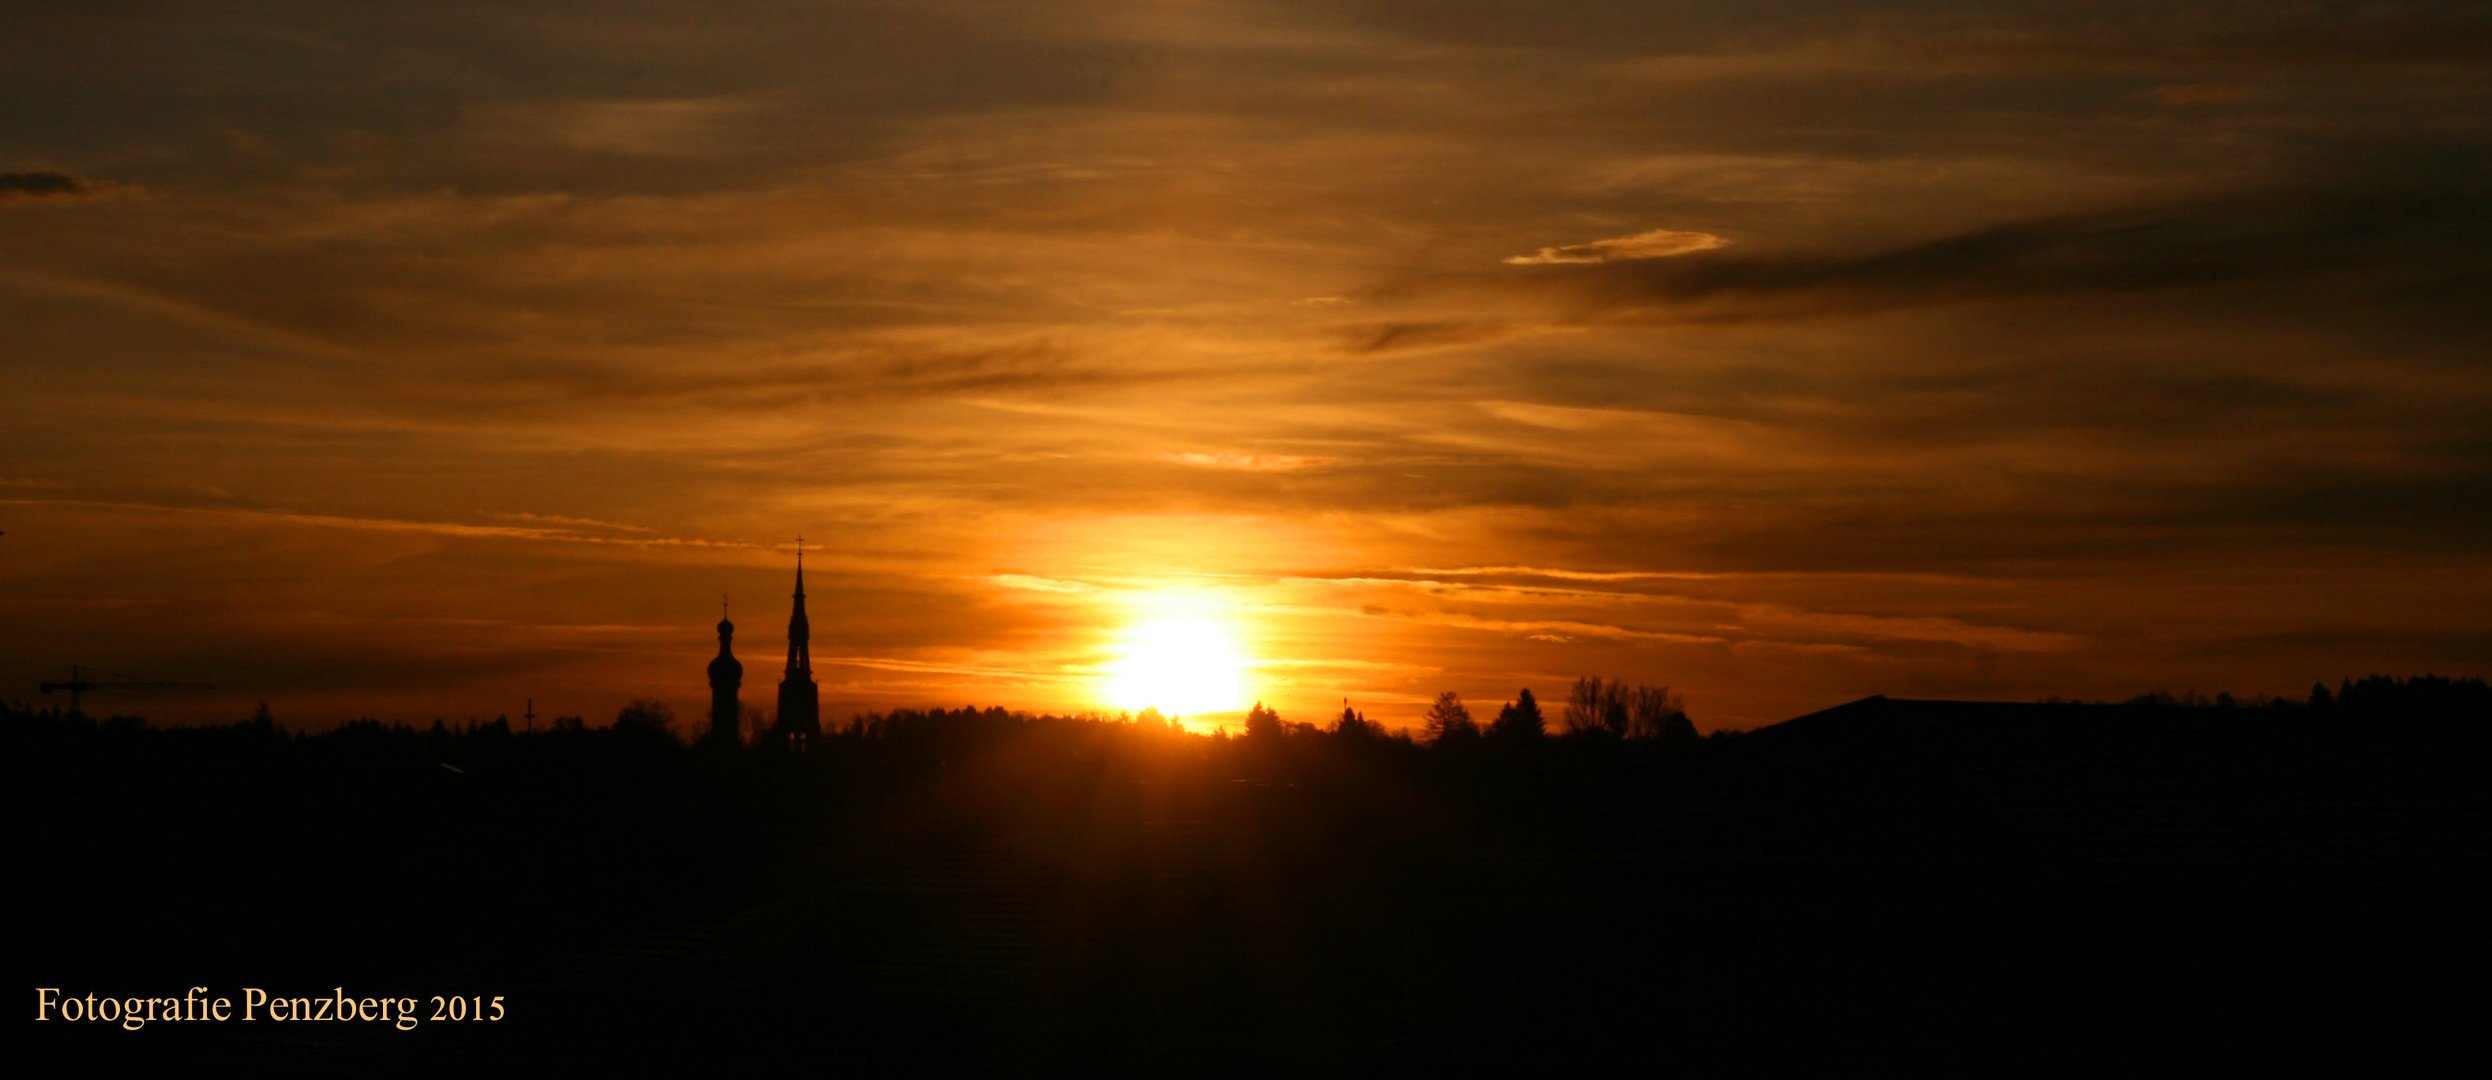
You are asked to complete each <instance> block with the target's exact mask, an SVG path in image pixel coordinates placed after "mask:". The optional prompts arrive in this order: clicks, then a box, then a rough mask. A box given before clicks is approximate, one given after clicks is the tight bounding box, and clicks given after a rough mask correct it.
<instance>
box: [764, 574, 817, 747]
mask: <svg viewBox="0 0 2492 1080" xmlns="http://www.w3.org/2000/svg"><path fill="white" fill-rule="evenodd" d="M812 637H813V627H812V625H811V624H809V623H807V622H806V621H805V538H804V537H801V536H799V537H797V538H796V610H795V612H794V613H792V614H790V615H789V616H788V617H787V675H786V676H785V677H783V678H781V679H780V680H779V722H778V724H777V726H775V727H773V728H772V729H771V734H773V735H775V736H777V737H779V738H781V739H784V740H786V741H787V745H788V746H789V747H790V748H791V749H796V750H803V749H807V748H809V747H811V746H812V745H813V741H814V740H815V739H819V738H821V737H822V688H821V687H820V686H817V685H815V684H814V681H813V653H812V652H811V651H810V650H809V649H808V648H807V642H809V641H810V640H811V639H812Z"/></svg>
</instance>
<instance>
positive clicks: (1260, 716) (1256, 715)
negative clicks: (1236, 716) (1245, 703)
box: [1246, 701, 1281, 739]
mask: <svg viewBox="0 0 2492 1080" xmlns="http://www.w3.org/2000/svg"><path fill="white" fill-rule="evenodd" d="M1280 735H1281V714H1279V713H1277V712H1274V711H1272V710H1271V709H1268V708H1265V707H1264V704H1263V703H1262V702H1260V701H1258V702H1256V703H1255V707H1254V708H1252V709H1248V710H1246V737H1247V738H1250V739H1277V738H1279V737H1280Z"/></svg>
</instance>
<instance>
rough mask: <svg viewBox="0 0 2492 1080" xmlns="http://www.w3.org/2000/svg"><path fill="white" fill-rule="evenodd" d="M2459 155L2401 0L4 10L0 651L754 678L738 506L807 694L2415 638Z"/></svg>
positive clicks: (2442, 75) (249, 669)
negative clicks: (1221, 663)
mask: <svg viewBox="0 0 2492 1080" xmlns="http://www.w3.org/2000/svg"><path fill="white" fill-rule="evenodd" d="M1761 12H1762V13H1761ZM2488 151H2492V10H2487V9H2486V8H2485V7H2484V6H2483V5H2481V4H2476V3H2463V4H2461V3H2448V4H2428V3H2425V4H2402V5H2387V4H2367V3H2366V4H2335V3H2309V4H2276V3H2237V4H2195V5H2170V4H2161V3H2156V4H2146V3H2136V4H2124V3H2111V4H2106V3H2085V4H2078V3H2067V4H2029V3H2014V2H1997V0H1989V2H1983V3H1961V4H1958V3H1912V4H1889V3H1859V2H1847V3H1839V4H1837V3H1825V4H1797V5H1751V4H1744V3H1713V2H1707V3H1688V4H1661V3H1650V2H1633V3H1628V2H1610V0H1594V2H1576V3H1550V2H1547V0H1541V2H1522V0H1445V2H1435V3H1416V2H1385V0H1325V2H1320V3H1317V2H1305V3H1299V2H1288V0H1268V2H1235V3H1221V2H1177V0H1169V2H1147V0H1137V2H1123V3H1105V2H1099V3H1092V2H1083V0H1064V2H1055V3H1035V4H1034V3H1011V2H1003V0H910V2H905V3H903V2H877V3H864V2H832V3H765V2H743V0H719V2H709V3H701V4H670V3H655V2H633V3H615V2H600V3H588V2H585V0H582V2H576V3H572V2H529V0H496V2H493V3H481V2H475V3H470V2H443V0H435V2H430V3H425V4H420V5H415V4H410V5H378V4H339V3H330V2H309V0H306V2H299V3H291V2H223V3H214V4H208V3H198V4H181V3H161V4H160V3H144V2H136V0H132V2H94V3H78V4H56V5H31V6H27V5H21V6H20V8H19V9H18V10H14V11H13V12H12V13H11V15H10V16H9V26H8V30H7V32H6V33H5V34H0V530H4V531H5V533H6V535H5V536H0V698H10V699H24V700H28V701H39V700H41V699H39V698H38V697H37V695H36V693H35V686H36V683H38V682H39V681H42V680H47V679H61V678H65V677H67V675H68V669H69V666H70V665H72V664H84V665H88V666H89V667H92V668H97V669H102V670H105V671H111V672H118V673H126V674H130V675H136V676H143V677H149V678H156V679H172V680H204V681H210V682H214V683H215V684H217V687H218V689H217V690H215V691H213V692H196V691H194V692H174V691H160V692H140V691H118V692H116V691H99V692H98V693H96V694H95V695H94V696H93V697H92V698H91V699H90V700H89V703H88V705H89V710H90V711H93V712H137V713H143V714H145V715H148V716H149V717H151V718H153V719H156V720H159V721H166V722H181V721H195V720H230V719H240V718H242V717H243V716H246V715H248V714H249V712H250V709H251V705H252V703H253V702H256V701H259V700H263V699H265V700H266V701H268V702H269V703H270V706H271V708H272V709H273V710H274V711H275V713H276V715H277V716H278V718H279V719H280V720H281V721H284V722H287V723H289V724H291V725H297V726H306V727H317V726H323V725H326V724H329V723H332V722H335V721H337V720H341V719H345V718H349V717H353V716H356V715H372V716H377V717H382V718H385V719H386V718H397V719H405V720H410V721H414V722H419V723H429V722H430V721H431V719H432V717H434V716H436V715H441V716H446V717H449V718H451V719H452V720H453V721H454V722H455V721H458V720H461V719H464V718H466V717H470V716H476V717H483V718H490V717H492V716H494V715H495V714H497V713H508V714H510V715H511V716H513V717H514V718H515V717H517V716H518V714H519V712H520V710H521V708H522V705H523V701H524V700H525V699H527V698H529V697H533V698H534V700H535V702H536V709H537V712H538V714H539V715H540V716H541V717H542V716H552V715H554V714H556V713H577V714H583V715H586V716H588V717H590V718H591V719H592V720H594V721H600V722H602V721H603V720H605V719H607V718H610V717H611V716H612V715H613V713H614V710H615V709H616V708H617V707H618V706H619V705H621V704H622V703H623V702H624V701H626V700H628V699H631V698H636V697H655V698H660V699H664V700H667V701H670V702H672V703H673V704H674V705H675V707H676V708H677V709H678V710H679V711H681V712H682V713H684V714H685V715H687V716H691V715H695V714H698V713H699V712H700V711H701V710H702V708H703V707H704V705H703V703H704V701H705V698H706V689H705V687H704V685H703V682H702V678H703V676H702V671H703V667H704V665H705V664H706V663H707V662H708V660H709V658H710V656H711V655H712V653H713V652H714V649H715V639H714V637H713V635H712V631H711V625H712V624H713V623H714V622H715V621H716V620H717V619H718V612H719V606H718V602H719V597H720V594H722V593H725V594H730V595H732V597H733V599H734V608H733V612H734V617H735V621H736V623H737V624H738V626H739V628H740V632H739V634H738V640H737V645H738V650H737V651H738V654H739V655H740V656H741V657H742V658H743V660H744V662H745V665H746V670H747V679H746V686H745V691H744V700H745V701H746V702H747V703H750V704H754V705H758V706H761V707H763V708H764V709H767V708H768V707H769V706H770V704H771V701H772V687H773V686H774V685H775V683H776V681H777V674H778V667H779V664H780V661H781V660H782V658H783V656H784V653H785V628H786V619H787V613H788V593H789V586H790V584H791V581H790V577H791V570H792V561H793V544H792V541H793V538H794V537H795V536H796V535H797V534H798V533H802V534H803V535H804V536H805V537H806V538H807V548H808V555H807V557H806V567H807V584H808V592H809V598H810V605H811V612H812V621H813V628H814V630H813V633H814V642H813V655H814V657H815V662H816V669H817V674H818V677H819V678H820V680H821V682H822V684H823V716H824V718H825V720H826V722H837V721H839V720H844V719H845V718H846V717H847V716H848V715H849V714H851V713H852V712H855V711H858V710H864V709H880V708H888V707H892V706H898V705H935V704H942V705H951V706H958V705H963V704H972V703H974V704H979V705H987V704H1000V705H1004V706H1008V707H1014V708H1026V709H1033V710H1039V709H1049V710H1068V709H1082V708H1092V707H1111V708H1112V707H1116V706H1119V705H1125V704H1129V703H1123V702H1116V701H1111V700H1107V698H1108V697H1109V696H1111V695H1109V694H1108V693H1107V691H1106V689H1105V688H1106V687H1108V686H1109V685H1111V684H1112V683H1113V682H1114V680H1115V673H1116V672H1117V671H1118V669H1119V664H1120V661H1121V660H1123V658H1124V657H1125V655H1126V653H1127V652H1128V651H1129V650H1130V649H1132V648H1133V647H1134V643H1133V640H1132V639H1133V638H1134V637H1135V628H1136V627H1140V626H1148V625H1154V620H1160V619H1167V618H1179V619H1184V620H1191V621H1190V622H1188V623H1186V625H1189V626H1195V627H1208V628H1211V631H1212V632H1213V633H1214V634H1215V635H1226V636H1227V638H1228V641H1227V644H1226V647H1230V648H1233V649H1234V651H1235V652H1236V653H1237V654H1238V656H1239V658H1240V663H1242V664H1243V665H1244V670H1243V672H1242V688H1241V692H1242V693H1243V694H1245V695H1246V696H1248V697H1249V698H1252V697H1260V698H1262V699H1264V700H1266V701H1270V702H1273V703H1274V704H1276V705H1277V706H1278V707H1279V709H1280V710H1281V712H1282V713H1283V715H1284V716H1285V717H1287V718H1289V719H1293V720H1309V721H1316V720H1321V719H1324V718H1325V717H1326V716H1327V715H1328V714H1330V713H1337V712H1338V711H1339V709H1340V702H1341V700H1342V699H1343V698H1345V697H1346V698H1348V699H1349V700H1350V701H1351V702H1352V704H1353V705H1355V706H1357V707H1359V708H1360V709H1362V710H1364V711H1365V712H1366V713H1367V714H1368V715H1369V716H1370V717H1371V718H1374V719H1378V720H1381V721H1383V722H1385V723H1386V724H1388V725H1401V724H1406V723H1413V722H1415V721H1416V720H1417V718H1418V715H1419V713H1420V711H1421V710H1422V709H1423V708H1424V706H1425V704H1426V702H1427V701H1428V699H1430V698H1432V697H1433V696H1434V695H1435V694H1436V693H1437V692H1438V691H1440V690H1446V689H1452V690H1457V691H1460V692H1461V693H1462V694H1463V695H1464V696H1465V697H1466V698H1468V699H1471V700H1472V702H1473V705H1474V708H1475V710H1479V711H1483V712H1493V710H1494V708H1495V706H1496V703H1497V702H1498V701H1501V700H1504V699H1506V698H1509V697H1511V696H1513V694H1514V692H1515V690H1516V688H1518V687H1522V686H1530V687H1533V688H1534V689H1535V690H1536V691H1538V692H1539V693H1541V694H1542V695H1543V696H1544V697H1550V698H1560V697H1562V696H1563V694H1564V690H1565V686H1566V684H1567V683H1569V682H1571V681H1572V680H1573V679H1574V677H1576V676H1578V675H1584V674H1593V675H1605V676H1613V677H1622V678H1626V679H1629V680H1632V681H1640V682H1649V683H1665V684H1668V685H1670V686H1671V687H1673V688H1675V689H1677V690H1679V691H1680V692H1681V693H1683V694H1684V696H1685V698H1686V702H1687V706H1688V710H1689V712H1690V713H1691V714H1692V715H1693V716H1694V718H1695V719H1696V721H1697V723H1698V725H1699V726H1700V727H1703V728H1707V729H1711V728H1717V727H1749V726H1755V725H1758V724H1762V723H1770V722H1773V721H1776V720H1780V719H1784V718H1787V717H1789V716H1792V715H1796V714H1798V713H1802V712H1807V711H1810V710H1814V709H1818V708H1823V707H1826V706H1829V705H1833V704H1836V703H1838V702H1841V701H1845V700H1849V699H1851V698H1856V697H1860V696H1863V695H1867V694H1873V693H1885V694H1889V695H1897V696H1935V697H1982V698H2023V699H2030V698H2036V697H2040V696H2044V695H2049V694H2060V695H2067V696H2083V697H2114V696H2117V697H2125V696H2128V695H2132V694H2136V693H2139V692H2141V691H2145V690H2151V689H2157V688H2165V689H2172V690H2183V689H2190V688H2195V689H2198V690H2201V691H2205V692H2209V693H2211V692H2213V691H2216V690H2230V691H2233V692H2235V693H2256V692H2274V693H2286V694H2294V695H2299V694H2300V693H2303V692H2305V691H2306V690H2307V688H2308V687H2309V685H2310V684H2311V682H2312V681H2313V680H2316V679H2326V680H2328V681H2329V682H2331V683H2333V682H2334V681H2335V680H2336V679H2337V678H2339V677H2341V676H2345V675H2360V674H2363V673H2366V672H2372V671H2380V672H2389V673H2405V674H2415V673H2421V672H2425V671H2437V672H2441V673H2446V674H2485V673H2486V670H2485V664H2484V660H2485V657H2486V656H2487V655H2492V617H2488V616H2487V612H2492V496H2488V495H2487V492H2492V420H2487V418H2492V152H2488ZM1163 625H1164V624H1163ZM1145 636H1147V635H1145ZM1235 704H1236V705H1238V706H1240V707H1242V706H1243V705H1244V704H1245V702H1242V701H1241V702H1236V703H1235ZM1206 719H1217V718H1216V717H1206ZM1230 719H1234V718H1233V717H1231V718H1230Z"/></svg>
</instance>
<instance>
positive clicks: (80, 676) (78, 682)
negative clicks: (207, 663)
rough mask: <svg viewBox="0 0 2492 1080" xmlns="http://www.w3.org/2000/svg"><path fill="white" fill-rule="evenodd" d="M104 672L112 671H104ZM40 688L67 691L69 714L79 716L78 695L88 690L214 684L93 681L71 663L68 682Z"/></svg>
mask: <svg viewBox="0 0 2492 1080" xmlns="http://www.w3.org/2000/svg"><path fill="white" fill-rule="evenodd" d="M104 674H107V675H110V674H112V673H111V672H105V673H104ZM40 689H41V690H42V691H43V692H44V693H45V694H46V695H49V694H51V692H52V691H54V690H67V691H69V715H71V716H79V715H83V714H81V713H80V712H79V711H78V695H80V694H83V693H86V692H87V691H89V690H214V689H216V686H215V684H213V683H203V682H167V681H165V680H163V679H133V678H129V677H127V676H118V677H115V678H114V679H113V681H111V682H95V681H93V680H91V679H88V678H87V677H86V675H85V673H84V672H83V671H82V670H81V669H80V668H79V667H78V665H76V664H71V665H70V666H69V681H68V682H48V683H44V684H43V685H42V686H41V687H40Z"/></svg>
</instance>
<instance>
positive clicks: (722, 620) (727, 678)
mask: <svg viewBox="0 0 2492 1080" xmlns="http://www.w3.org/2000/svg"><path fill="white" fill-rule="evenodd" d="M743 688H744V662H743V661H741V660H737V659H736V658H735V624H734V623H731V622H728V621H727V603H726V601H725V600H724V599H721V600H720V601H719V604H718V658H717V659H715V660H712V661H710V741H712V742H715V743H717V744H719V745H721V746H734V745H736V744H737V743H739V742H742V741H743V736H742V733H741V732H740V731H738V730H737V729H738V728H739V727H740V726H741V725H740V723H739V721H741V720H742V719H743V715H742V714H743V712H744V702H743V700H742V699H741V698H740V697H738V696H737V692H738V691H740V690H742V689H743Z"/></svg>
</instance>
